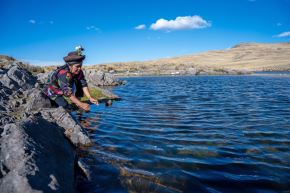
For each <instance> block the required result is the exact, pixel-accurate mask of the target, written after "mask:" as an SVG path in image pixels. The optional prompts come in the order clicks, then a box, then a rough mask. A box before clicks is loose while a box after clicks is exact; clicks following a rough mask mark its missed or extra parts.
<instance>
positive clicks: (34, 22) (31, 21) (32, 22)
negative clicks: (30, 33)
mask: <svg viewBox="0 0 290 193" xmlns="http://www.w3.org/2000/svg"><path fill="white" fill-rule="evenodd" d="M28 22H29V23H31V24H36V21H35V20H34V19H30V20H29V21H28Z"/></svg>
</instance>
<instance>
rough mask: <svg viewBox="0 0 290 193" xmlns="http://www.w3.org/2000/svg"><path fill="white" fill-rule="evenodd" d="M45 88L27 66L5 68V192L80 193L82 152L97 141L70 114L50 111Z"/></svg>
mask: <svg viewBox="0 0 290 193" xmlns="http://www.w3.org/2000/svg"><path fill="white" fill-rule="evenodd" d="M0 63H1V61H0ZM40 85H41V84H40V81H39V80H37V77H36V76H34V75H32V73H30V72H29V71H28V70H27V69H25V68H23V65H22V64H21V62H18V61H16V60H10V62H8V63H6V64H5V65H4V64H3V65H1V68H0V134H1V137H0V145H1V146H0V147H1V148H0V192H13V193H18V192H19V193H23V192H25V193H30V192H31V193H32V192H33V193H34V192H70V193H73V192H76V173H77V170H79V169H81V168H82V166H81V165H79V164H78V157H77V154H76V149H77V148H79V147H82V146H89V145H90V144H91V140H90V139H89V137H88V134H87V132H86V130H85V129H84V128H82V127H81V126H80V125H79V124H78V123H77V122H76V121H75V120H74V119H73V117H72V116H71V115H70V114H69V113H68V112H67V111H66V110H64V109H63V108H62V107H59V108H50V102H49V100H48V99H46V98H45V97H44V96H43V95H42V92H41V87H40Z"/></svg>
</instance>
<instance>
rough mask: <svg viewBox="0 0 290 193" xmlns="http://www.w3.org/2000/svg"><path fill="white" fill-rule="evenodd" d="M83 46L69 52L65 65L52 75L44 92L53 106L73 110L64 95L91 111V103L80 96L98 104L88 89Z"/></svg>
mask: <svg viewBox="0 0 290 193" xmlns="http://www.w3.org/2000/svg"><path fill="white" fill-rule="evenodd" d="M83 50H84V49H83V48H82V47H77V48H76V51H73V52H70V53H68V55H67V56H65V57H64V58H63V59H64V61H65V63H66V64H65V65H63V66H61V67H58V68H57V69H56V70H55V71H54V72H53V73H52V75H51V76H50V78H49V81H48V85H47V86H46V87H45V90H44V94H45V95H46V96H48V98H49V99H50V101H51V104H52V106H56V107H58V106H62V107H64V108H65V109H68V110H71V106H70V105H69V103H68V102H67V101H66V99H65V98H64V96H66V97H68V98H70V100H71V101H72V102H73V103H74V104H76V105H77V106H78V107H79V108H81V109H83V110H85V111H89V110H90V105H89V104H87V103H84V102H81V101H80V98H81V97H83V96H84V94H85V95H86V96H87V98H88V99H89V100H90V102H91V103H94V104H97V105H98V101H97V100H96V99H94V98H93V97H92V96H91V94H90V91H89V89H88V84H87V81H86V79H85V76H84V73H83V71H82V64H83V60H84V59H85V55H82V51H83Z"/></svg>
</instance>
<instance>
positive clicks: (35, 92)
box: [22, 89, 51, 112]
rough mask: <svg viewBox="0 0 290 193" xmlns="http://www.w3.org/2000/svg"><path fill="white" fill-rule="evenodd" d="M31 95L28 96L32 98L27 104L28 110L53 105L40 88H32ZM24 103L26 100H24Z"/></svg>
mask: <svg viewBox="0 0 290 193" xmlns="http://www.w3.org/2000/svg"><path fill="white" fill-rule="evenodd" d="M29 93H30V95H28V98H29V99H30V100H29V101H28V102H27V104H26V111H27V112H30V111H36V110H39V109H42V108H49V107H51V103H50V100H49V99H48V98H47V97H46V96H44V94H43V93H42V91H40V90H39V89H32V90H30V91H29ZM22 102H23V103H24V102H25V101H22Z"/></svg>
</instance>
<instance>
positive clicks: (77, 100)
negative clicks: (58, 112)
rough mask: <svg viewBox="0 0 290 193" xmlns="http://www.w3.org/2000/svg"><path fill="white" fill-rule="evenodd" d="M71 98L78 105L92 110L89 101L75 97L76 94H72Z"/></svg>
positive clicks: (86, 109)
mask: <svg viewBox="0 0 290 193" xmlns="http://www.w3.org/2000/svg"><path fill="white" fill-rule="evenodd" d="M69 98H70V100H71V101H72V102H73V103H74V104H76V105H77V106H78V107H80V108H82V109H84V110H85V111H89V110H90V105H89V104H87V103H83V102H81V101H80V100H79V99H78V98H77V97H75V95H73V94H71V95H70V97H69Z"/></svg>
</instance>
